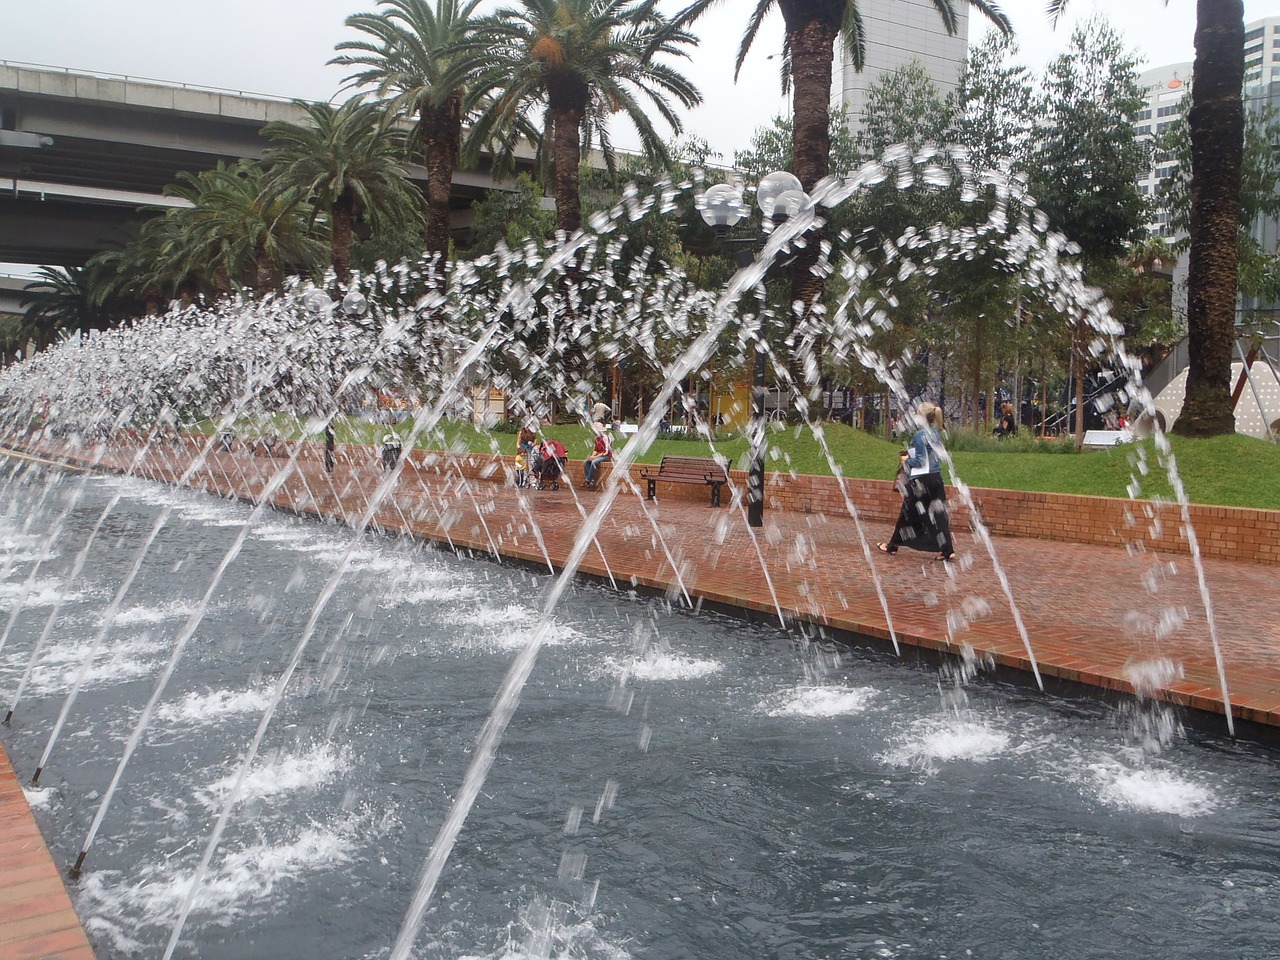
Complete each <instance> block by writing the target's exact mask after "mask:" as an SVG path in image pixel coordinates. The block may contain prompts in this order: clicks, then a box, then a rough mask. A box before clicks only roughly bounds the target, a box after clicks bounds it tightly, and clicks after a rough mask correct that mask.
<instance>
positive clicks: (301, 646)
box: [163, 233, 583, 960]
mask: <svg viewBox="0 0 1280 960" xmlns="http://www.w3.org/2000/svg"><path fill="white" fill-rule="evenodd" d="M582 242H583V238H582V234H581V233H578V234H576V235H575V236H574V237H573V238H571V239H570V240H569V241H566V243H565V244H564V246H563V247H562V248H561V249H560V251H559V252H558V255H557V256H555V257H550V258H548V260H547V263H546V264H545V265H544V267H543V272H542V274H541V275H540V276H541V278H543V279H545V277H546V276H549V275H551V274H552V273H553V272H554V271H555V270H556V269H557V266H558V265H559V264H560V263H563V262H564V260H565V259H567V258H568V256H570V255H571V253H572V250H573V249H576V247H575V244H577V245H580V244H581V243H582ZM521 293H523V288H519V289H517V288H513V289H512V290H510V291H508V292H507V294H506V295H504V297H503V298H502V300H501V301H500V302H499V303H498V304H497V306H496V309H495V314H494V315H495V316H496V317H498V318H499V319H497V320H495V321H493V322H492V323H490V324H489V326H488V327H487V328H486V329H485V331H484V332H483V334H482V335H481V336H479V337H477V338H476V340H475V342H474V343H472V344H471V346H470V347H469V348H468V349H467V351H466V352H465V353H464V354H463V356H462V357H461V358H460V359H459V361H458V364H457V367H456V368H455V370H454V371H453V374H452V376H451V377H450V379H449V381H448V382H447V383H446V384H445V386H444V388H443V389H442V390H441V394H440V399H439V401H438V402H437V403H436V405H435V407H434V408H432V409H431V410H430V412H429V413H428V415H427V416H426V417H425V418H423V419H420V420H416V421H415V422H414V426H413V430H412V431H411V433H410V436H409V443H408V444H407V446H408V447H409V448H410V449H412V447H413V444H414V441H415V440H416V438H417V437H418V436H419V435H420V434H422V433H427V434H430V432H431V431H432V430H434V429H435V428H436V425H437V424H438V423H439V421H440V418H441V417H442V416H443V414H444V410H445V407H446V405H447V403H448V401H449V398H450V397H451V396H452V395H453V394H454V393H455V392H456V391H457V389H458V385H459V384H460V383H461V381H462V378H463V377H464V376H465V375H466V373H467V371H468V370H469V369H470V368H471V366H472V365H473V364H474V363H475V362H476V359H477V358H478V357H479V356H480V355H481V354H482V353H483V352H484V351H485V350H486V349H487V348H488V347H489V344H490V342H491V341H492V340H493V338H494V336H495V335H496V334H497V331H498V328H499V325H500V323H501V317H502V314H503V311H504V310H505V309H506V308H507V306H508V305H509V303H510V302H511V301H512V300H513V299H514V298H515V297H517V296H518V295H520V294H521ZM404 464H405V461H404V458H403V457H402V458H401V459H400V460H399V461H398V462H397V463H396V465H395V467H394V468H393V469H392V470H390V471H388V472H387V475H386V476H385V477H384V478H383V479H382V480H381V482H380V483H379V484H378V486H377V488H376V489H375V490H374V492H373V494H372V496H370V497H369V500H368V503H367V504H366V506H365V510H364V512H363V513H362V515H361V517H360V520H359V522H358V523H357V524H356V525H355V527H354V533H353V536H352V538H351V540H350V542H349V544H348V546H347V548H346V550H345V551H344V552H343V554H342V556H341V557H340V558H339V561H338V563H337V565H336V566H335V568H334V571H333V573H332V574H331V575H330V577H329V580H328V581H327V582H326V583H325V585H324V588H323V589H322V590H321V591H320V595H319V596H318V597H317V598H316V602H315V604H314V606H313V607H312V610H311V615H310V616H309V618H308V620H307V624H306V626H305V627H304V629H303V631H302V634H301V636H300V637H299V638H298V642H297V644H296V645H295V646H294V649H293V652H292V654H291V656H290V658H289V661H288V663H287V664H286V665H285V669H284V671H283V672H282V673H281V675H280V677H279V678H278V679H277V681H276V685H275V687H274V689H273V690H272V695H271V698H270V700H269V701H268V703H267V707H266V709H265V710H264V711H263V715H262V718H261V720H260V721H259V723H258V727H257V730H256V731H255V732H254V736H253V739H252V741H250V743H249V746H248V748H247V749H246V750H245V753H244V756H243V757H242V758H241V761H240V767H239V770H238V772H237V774H236V779H235V782H234V783H233V785H232V787H231V789H230V790H228V791H227V794H226V797H225V798H224V800H223V804H222V809H221V810H220V811H219V813H218V817H217V819H216V820H215V821H214V825H213V830H212V832H211V833H210V836H209V839H208V841H207V843H206V844H205V848H204V851H203V852H202V854H201V856H200V861H199V863H198V864H197V865H196V869H195V872H194V874H193V876H192V879H191V886H190V889H189V890H188V892H187V896H186V898H185V899H184V900H183V903H182V907H181V908H180V910H179V913H178V918H177V920H176V922H175V923H174V927H173V931H172V932H171V934H170V936H169V940H168V943H167V944H166V946H165V951H164V955H163V960H170V958H171V957H172V956H173V951H174V950H175V949H176V947H177V945H178V941H179V940H180V939H181V937H182V930H183V928H184V927H185V925H186V922H187V917H188V916H189V915H190V913H191V908H192V906H193V905H194V903H195V898H196V894H197V893H198V892H199V889H200V884H201V882H202V881H203V878H204V875H205V873H206V872H207V871H208V868H209V863H210V862H211V861H212V859H213V853H214V851H215V850H216V849H217V847H218V843H219V841H220V840H221V838H222V834H223V832H224V831H225V830H226V825H227V821H228V820H229V818H230V815H231V810H232V808H233V807H234V806H235V804H236V802H237V800H238V799H239V797H240V792H241V790H242V788H243V785H244V781H245V779H246V778H247V776H248V773H249V769H250V767H251V766H252V764H253V761H254V760H255V759H256V757H257V755H258V750H259V748H260V747H261V745H262V739H263V737H264V736H265V735H266V731H267V727H268V726H269V725H270V723H271V719H272V717H273V716H274V715H275V710H276V707H277V706H278V704H279V703H280V700H281V698H282V697H283V696H284V691H285V689H286V688H287V687H288V684H289V681H290V680H291V679H292V677H293V674H294V672H295V671H296V670H297V668H298V664H299V663H300V662H301V660H302V655H303V653H304V652H305V651H306V648H307V645H308V644H309V643H310V641H311V638H312V636H313V635H314V634H315V630H316V626H317V624H318V623H319V620H320V616H321V614H322V613H323V612H324V610H325V608H326V607H327V606H328V604H329V601H330V599H332V597H333V595H334V593H335V592H336V591H337V588H338V585H339V583H341V581H342V577H343V575H344V574H345V572H346V569H347V567H348V566H349V565H350V562H351V556H352V554H353V553H354V552H355V549H356V547H357V546H358V545H359V543H360V541H361V538H362V537H363V535H364V532H365V531H366V530H367V529H368V527H369V524H370V523H371V522H372V520H373V516H374V514H375V513H376V512H377V510H378V508H379V506H380V505H381V502H382V500H383V498H384V497H385V496H386V495H387V494H388V493H389V492H390V491H391V490H392V489H394V487H395V485H396V483H397V482H398V481H399V478H400V475H401V473H402V472H403V470H404Z"/></svg>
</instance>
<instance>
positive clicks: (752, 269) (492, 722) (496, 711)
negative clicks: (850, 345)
mask: <svg viewBox="0 0 1280 960" xmlns="http://www.w3.org/2000/svg"><path fill="white" fill-rule="evenodd" d="M786 232H787V231H786V229H785V228H780V229H779V230H777V231H775V232H774V234H773V235H772V236H771V238H770V241H769V243H767V244H766V246H765V251H766V254H768V255H769V256H770V257H772V256H774V255H776V252H777V250H780V249H781V248H782V246H783V244H784V243H785V242H786ZM771 248H772V250H771ZM766 266H767V264H766ZM764 269H765V267H762V266H761V265H760V263H759V261H757V262H756V263H755V264H752V265H751V266H748V267H743V268H742V269H741V270H739V271H738V272H737V273H736V274H735V275H734V277H733V279H731V280H730V282H729V284H728V286H727V287H726V288H725V290H724V292H723V293H722V294H721V296H720V298H719V300H718V301H717V304H716V311H715V317H716V319H715V320H714V321H713V322H712V323H710V324H708V327H707V329H706V330H705V331H703V333H701V334H700V335H699V336H698V337H697V339H696V340H695V341H694V343H693V344H692V345H691V346H690V348H689V349H688V350H687V351H686V352H685V355H684V356H683V357H682V358H681V359H680V360H678V361H676V363H675V364H674V365H673V366H672V368H671V370H670V371H669V372H668V374H667V379H666V382H665V383H664V384H663V386H662V388H661V389H660V390H659V391H658V394H657V396H656V397H655V398H654V400H653V402H652V403H651V405H650V407H649V413H648V414H647V415H646V417H645V420H644V422H643V424H642V425H641V427H640V429H639V430H638V431H637V432H636V434H635V435H634V436H633V437H632V439H631V442H629V443H628V444H627V445H626V446H625V447H624V448H623V449H622V451H621V453H620V454H619V456H618V457H617V458H616V459H615V461H614V468H613V470H612V471H611V472H610V474H609V482H608V483H607V484H606V485H605V489H604V490H603V491H601V494H600V497H599V499H598V501H597V503H596V506H595V508H594V509H593V510H592V511H591V514H590V515H589V516H588V517H587V520H586V522H585V523H584V525H583V528H582V530H581V531H580V532H579V535H578V537H577V539H576V540H575V541H574V546H573V549H572V551H570V554H569V556H568V558H567V560H566V562H565V565H564V568H563V569H562V570H561V572H560V575H559V576H558V577H557V578H556V581H555V583H554V584H553V585H552V588H551V589H550V590H549V591H548V593H547V598H546V602H545V603H544V605H543V610H544V616H543V617H542V618H541V622H540V624H539V626H538V629H537V630H536V631H535V632H534V634H533V636H532V637H531V638H530V640H529V643H528V644H527V645H526V646H525V647H524V648H523V649H522V650H521V651H520V653H519V654H517V656H516V659H515V660H514V661H513V663H512V665H511V667H510V668H509V670H508V671H507V675H506V677H505V678H504V679H503V682H502V686H501V688H500V689H499V691H498V694H497V696H496V697H495V698H494V705H493V709H492V710H491V712H490V714H489V717H488V719H486V720H485V724H484V726H483V728H482V729H481V731H480V735H479V737H478V738H477V741H476V749H475V752H474V754H473V757H472V761H471V765H470V767H468V769H467V772H466V774H465V776H464V777H463V783H462V787H461V789H460V790H459V792H458V795H457V796H456V797H455V798H454V802H453V804H452V806H451V807H450V809H449V813H448V815H447V816H446V818H445V820H444V822H443V823H442V824H441V826H440V830H439V832H438V833H437V834H436V839H435V841H434V842H433V843H432V846H431V851H430V853H429V854H428V855H427V860H426V863H425V864H424V866H423V870H422V874H421V875H420V877H419V880H418V886H417V888H416V890H415V892H414V896H413V900H412V902H411V904H410V906H409V910H408V912H407V913H406V915H405V919H404V921H403V922H402V923H401V925H400V930H399V932H398V933H397V935H396V939H395V942H394V944H393V945H392V948H391V954H390V957H389V960H408V957H409V954H410V952H411V951H412V949H413V944H414V941H415V940H416V939H417V936H418V930H419V929H420V928H421V926H422V920H423V918H424V917H425V916H426V911H427V906H428V905H429V904H430V902H431V897H432V894H433V893H434V892H435V888H436V884H437V883H438V882H439V879H440V875H441V873H442V872H443V871H444V866H445V863H446V862H447V861H448V859H449V855H450V853H451V852H452V850H453V847H454V844H455V843H456V842H457V838H458V834H459V833H460V832H461V830H462V826H463V824H464V823H465V822H466V819H467V816H468V815H469V814H470V812H471V808H472V807H473V806H474V805H475V801H476V799H477V797H478V796H479V795H480V789H481V787H482V786H483V785H484V781H485V778H486V777H487V776H488V772H489V769H490V767H491V766H492V765H493V758H494V754H495V751H496V750H497V747H498V744H499V743H501V741H502V736H503V734H504V732H505V731H506V728H507V726H508V725H509V724H510V722H511V718H512V717H513V716H514V715H515V710H516V707H517V706H518V705H519V702H520V694H521V692H522V691H523V689H524V686H525V683H526V682H527V681H528V679H529V675H530V674H531V672H532V671H533V666H534V664H535V663H536V662H537V657H538V652H539V651H540V650H541V648H542V645H543V643H544V642H545V640H546V637H547V634H548V631H549V630H550V613H551V612H552V611H553V610H554V609H555V607H556V604H557V603H558V602H559V600H560V597H561V596H562V595H563V593H564V591H565V590H566V589H567V588H568V584H569V582H570V580H571V579H572V578H573V576H574V575H575V574H576V572H577V569H578V565H579V564H580V563H581V562H582V558H583V556H585V554H586V552H587V550H588V549H590V544H591V542H592V540H593V538H594V537H595V535H596V533H597V531H598V530H599V528H600V524H601V523H602V522H603V520H604V517H605V514H606V513H607V512H608V510H609V508H610V507H611V506H612V505H613V503H614V501H615V500H616V499H617V496H618V491H619V489H620V486H621V479H620V478H621V476H622V475H623V474H624V473H629V468H630V466H631V464H632V463H633V462H634V460H635V458H636V457H637V456H639V455H640V454H641V453H642V452H643V450H645V449H648V447H649V445H650V444H651V443H652V442H653V439H654V437H656V436H657V432H658V424H659V421H660V419H661V416H662V411H663V410H665V409H666V408H667V406H668V405H669V404H670V402H671V397H672V395H673V394H674V392H675V388H676V386H677V385H678V384H679V383H680V382H682V381H683V379H684V378H685V377H686V376H688V374H689V373H690V372H691V371H693V370H695V369H697V368H698V367H699V366H700V365H701V364H702V363H704V362H705V361H706V359H707V357H708V356H710V354H711V351H712V350H713V348H714V346H715V341H716V338H717V337H718V336H719V335H720V333H721V332H722V331H723V330H724V328H725V326H727V324H728V323H729V320H730V318H731V316H732V304H733V303H734V301H736V300H737V298H738V297H739V296H740V295H741V293H742V292H743V291H744V290H747V289H750V288H751V287H752V286H754V285H755V284H756V283H757V282H759V279H760V278H761V277H762V276H763V271H764ZM165 960H168V954H166V957H165Z"/></svg>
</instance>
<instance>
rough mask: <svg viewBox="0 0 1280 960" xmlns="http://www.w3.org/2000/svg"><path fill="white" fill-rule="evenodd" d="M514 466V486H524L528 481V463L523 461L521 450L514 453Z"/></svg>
mask: <svg viewBox="0 0 1280 960" xmlns="http://www.w3.org/2000/svg"><path fill="white" fill-rule="evenodd" d="M515 468H516V486H517V487H524V486H525V485H526V484H528V482H529V475H528V473H527V472H526V471H527V470H528V469H529V464H528V463H526V462H525V459H524V451H523V450H521V451H520V452H519V453H517V454H516V462H515Z"/></svg>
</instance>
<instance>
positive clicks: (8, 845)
mask: <svg viewBox="0 0 1280 960" xmlns="http://www.w3.org/2000/svg"><path fill="white" fill-rule="evenodd" d="M27 957H31V958H45V960H55V958H56V960H93V950H92V949H91V948H90V946H89V941H88V939H87V938H86V937H85V934H84V930H83V929H82V928H81V926H80V920H79V918H77V917H76V912H75V910H74V909H73V908H72V906H71V898H70V897H68V896H67V890H66V888H65V887H64V886H63V885H62V877H61V876H60V875H59V874H58V869H57V867H55V866H54V865H53V860H52V859H51V858H50V856H49V848H48V847H46V846H45V843H44V840H43V839H42V838H41V836H40V828H39V827H37V826H36V821H35V818H34V817H33V816H32V815H31V808H30V807H29V806H27V799H26V797H25V796H24V795H23V793H22V786H21V785H20V784H19V783H18V778H17V777H16V776H15V775H14V772H13V767H12V766H11V765H10V764H9V758H8V756H6V754H5V752H4V748H3V747H0V958H4V960H19V958H27Z"/></svg>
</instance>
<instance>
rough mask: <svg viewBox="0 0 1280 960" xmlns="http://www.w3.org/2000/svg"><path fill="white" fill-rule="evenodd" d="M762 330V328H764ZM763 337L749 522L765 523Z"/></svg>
mask: <svg viewBox="0 0 1280 960" xmlns="http://www.w3.org/2000/svg"><path fill="white" fill-rule="evenodd" d="M761 332H762V333H763V331H761ZM764 353H765V351H764V341H763V338H762V339H759V340H757V341H756V369H755V377H754V382H753V383H752V388H751V392H752V400H753V403H752V410H751V462H750V468H749V471H750V472H749V473H748V474H747V526H749V527H763V526H764V451H765V431H766V430H767V429H768V421H767V420H766V419H765V408H764V401H765V388H764Z"/></svg>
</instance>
